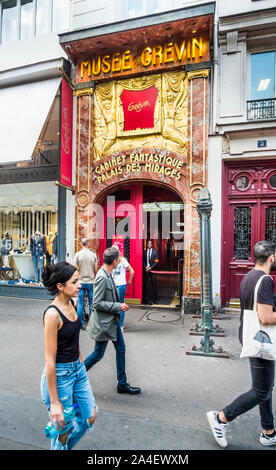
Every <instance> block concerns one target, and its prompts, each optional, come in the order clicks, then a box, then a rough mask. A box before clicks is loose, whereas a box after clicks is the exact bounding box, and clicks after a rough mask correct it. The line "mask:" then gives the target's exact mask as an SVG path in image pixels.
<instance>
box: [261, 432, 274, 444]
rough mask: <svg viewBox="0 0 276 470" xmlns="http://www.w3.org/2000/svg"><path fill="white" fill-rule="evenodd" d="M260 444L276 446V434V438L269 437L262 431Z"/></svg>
mask: <svg viewBox="0 0 276 470" xmlns="http://www.w3.org/2000/svg"><path fill="white" fill-rule="evenodd" d="M260 443H261V444H262V445H263V446H274V445H275V444H276V434H275V436H272V437H269V436H268V435H267V434H265V433H264V432H263V431H262V432H261V435H260Z"/></svg>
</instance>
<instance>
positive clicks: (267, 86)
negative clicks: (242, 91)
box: [251, 51, 275, 100]
mask: <svg viewBox="0 0 276 470" xmlns="http://www.w3.org/2000/svg"><path fill="white" fill-rule="evenodd" d="M274 97H275V52H274V51H272V52H262V53H258V54H252V55H251V100H261V99H267V98H274Z"/></svg>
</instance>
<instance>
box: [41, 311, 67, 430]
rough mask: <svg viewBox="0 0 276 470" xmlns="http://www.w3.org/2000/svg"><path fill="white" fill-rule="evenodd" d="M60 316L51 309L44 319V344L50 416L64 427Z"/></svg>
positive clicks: (54, 421)
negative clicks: (59, 370)
mask: <svg viewBox="0 0 276 470" xmlns="http://www.w3.org/2000/svg"><path fill="white" fill-rule="evenodd" d="M59 321H60V319H59V316H58V313H57V312H56V310H55V309H52V308H51V309H49V310H48V311H47V312H46V313H45V317H44V342H45V362H46V378H47V385H48V390H49V395H50V416H51V421H52V422H53V423H54V424H55V425H57V423H60V425H61V427H62V428H63V426H64V424H65V423H64V417H63V406H62V404H61V403H60V400H59V397H58V391H57V379H56V353H57V333H58V326H59Z"/></svg>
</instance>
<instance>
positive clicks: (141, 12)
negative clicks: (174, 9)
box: [125, 0, 165, 18]
mask: <svg viewBox="0 0 276 470" xmlns="http://www.w3.org/2000/svg"><path fill="white" fill-rule="evenodd" d="M125 1H126V16H127V17H130V18H132V17H135V16H145V15H150V14H152V13H157V12H158V11H160V10H163V9H164V8H165V1H164V0H125Z"/></svg>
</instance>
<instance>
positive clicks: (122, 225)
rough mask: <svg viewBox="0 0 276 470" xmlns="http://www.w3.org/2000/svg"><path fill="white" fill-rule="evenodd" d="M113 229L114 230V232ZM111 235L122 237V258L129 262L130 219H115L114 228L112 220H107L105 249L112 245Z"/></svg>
mask: <svg viewBox="0 0 276 470" xmlns="http://www.w3.org/2000/svg"><path fill="white" fill-rule="evenodd" d="M114 229H115V230H114ZM113 235H123V236H124V253H122V254H123V256H124V257H125V258H126V259H127V260H128V262H129V260H130V219H129V217H116V219H115V227H114V218H113V217H112V218H107V220H106V248H110V247H111V246H112V244H113V241H112V237H113Z"/></svg>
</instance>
